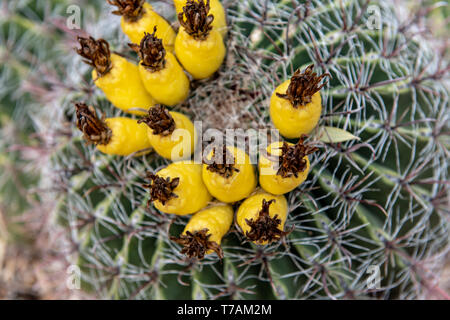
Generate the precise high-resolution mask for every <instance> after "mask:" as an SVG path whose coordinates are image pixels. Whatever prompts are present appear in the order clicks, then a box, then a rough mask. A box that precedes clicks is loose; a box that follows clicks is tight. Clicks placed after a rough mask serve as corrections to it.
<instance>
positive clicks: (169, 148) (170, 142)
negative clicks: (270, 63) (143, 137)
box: [147, 111, 197, 161]
mask: <svg viewBox="0 0 450 320" xmlns="http://www.w3.org/2000/svg"><path fill="white" fill-rule="evenodd" d="M169 113H170V115H171V116H172V118H173V120H174V121H175V130H174V131H173V132H172V134H170V135H167V136H161V135H157V134H153V130H152V129H151V128H149V127H147V134H148V140H149V141H150V143H151V145H152V147H153V148H154V150H155V151H156V153H158V154H159V155H160V156H161V157H164V158H166V159H169V160H172V161H176V160H181V159H186V158H188V157H189V156H190V155H191V154H192V153H193V152H194V150H195V145H196V143H197V130H195V127H194V124H193V123H192V121H191V120H189V118H188V117H186V116H185V115H184V114H181V113H179V112H175V111H170V112H169Z"/></svg>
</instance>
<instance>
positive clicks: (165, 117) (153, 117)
mask: <svg viewBox="0 0 450 320" xmlns="http://www.w3.org/2000/svg"><path fill="white" fill-rule="evenodd" d="M138 123H145V124H146V125H148V126H149V127H150V128H151V129H153V134H155V135H161V136H168V135H170V134H171V133H172V132H173V131H174V130H175V121H174V119H173V117H172V115H171V114H170V113H169V110H168V109H167V108H166V107H164V106H162V105H157V106H155V107H153V108H150V109H149V110H148V116H146V117H145V118H142V119H140V120H138Z"/></svg>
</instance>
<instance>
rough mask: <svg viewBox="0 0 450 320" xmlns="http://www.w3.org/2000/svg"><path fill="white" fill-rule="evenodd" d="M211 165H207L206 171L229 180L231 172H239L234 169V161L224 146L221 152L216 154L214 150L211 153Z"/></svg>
mask: <svg viewBox="0 0 450 320" xmlns="http://www.w3.org/2000/svg"><path fill="white" fill-rule="evenodd" d="M211 160H212V163H209V164H208V165H207V167H206V168H207V169H208V170H209V171H211V172H215V173H218V174H220V175H221V176H222V177H224V178H229V177H231V176H232V175H233V172H239V169H238V168H236V167H235V159H234V156H233V155H232V153H231V152H230V151H229V150H228V148H227V147H226V146H225V145H224V146H223V149H222V152H219V153H217V152H216V148H214V149H213V152H212V159H211Z"/></svg>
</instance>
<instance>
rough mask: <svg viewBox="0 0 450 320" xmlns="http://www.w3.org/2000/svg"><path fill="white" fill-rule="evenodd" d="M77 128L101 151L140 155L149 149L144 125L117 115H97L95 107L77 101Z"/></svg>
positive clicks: (149, 145) (120, 154) (122, 154)
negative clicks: (116, 116) (115, 116)
mask: <svg viewBox="0 0 450 320" xmlns="http://www.w3.org/2000/svg"><path fill="white" fill-rule="evenodd" d="M75 107H76V118H77V123H76V124H77V128H78V129H79V130H80V131H81V132H83V137H84V139H85V140H86V141H87V142H88V143H93V144H95V145H96V146H97V149H98V150H100V151H101V152H103V153H106V154H111V155H119V156H129V155H131V154H135V155H141V154H144V153H147V152H149V151H151V144H150V141H149V140H148V137H147V128H146V126H145V125H141V124H138V123H136V121H135V120H133V119H129V118H124V117H119V118H107V119H105V116H104V115H103V116H102V118H101V119H99V118H98V117H97V114H96V112H95V109H94V108H93V107H92V106H90V107H88V106H87V105H86V104H84V103H77V104H76V105H75Z"/></svg>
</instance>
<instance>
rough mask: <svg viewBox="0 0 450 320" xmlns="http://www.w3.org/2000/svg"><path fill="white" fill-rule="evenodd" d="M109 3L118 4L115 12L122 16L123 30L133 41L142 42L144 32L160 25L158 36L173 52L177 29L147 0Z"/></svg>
mask: <svg viewBox="0 0 450 320" xmlns="http://www.w3.org/2000/svg"><path fill="white" fill-rule="evenodd" d="M107 1H108V3H109V4H111V5H113V6H116V7H117V10H116V11H113V14H116V15H119V16H122V18H121V19H120V26H121V27H122V31H123V32H124V33H125V34H126V35H127V36H128V38H129V39H130V40H131V42H133V43H140V41H141V39H142V37H143V36H144V32H151V31H152V30H153V28H154V27H155V26H156V27H158V31H157V33H156V36H157V37H158V38H160V39H162V41H163V44H164V47H165V48H166V50H167V51H170V52H173V48H174V44H175V36H176V34H175V31H174V30H173V28H172V27H171V26H170V24H169V23H168V22H167V21H166V20H165V19H164V18H163V17H161V16H160V15H159V14H157V13H156V12H155V11H154V10H153V7H152V6H151V5H150V4H148V3H146V2H145V0H107Z"/></svg>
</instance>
